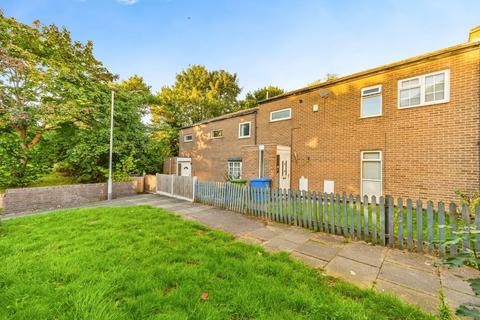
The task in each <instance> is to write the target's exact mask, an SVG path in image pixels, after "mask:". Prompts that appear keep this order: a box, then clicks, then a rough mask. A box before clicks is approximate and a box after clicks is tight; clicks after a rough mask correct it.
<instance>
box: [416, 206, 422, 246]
mask: <svg viewBox="0 0 480 320" xmlns="http://www.w3.org/2000/svg"><path fill="white" fill-rule="evenodd" d="M415 213H416V217H417V252H421V253H422V252H423V205H422V201H421V200H417V207H416V212H415Z"/></svg>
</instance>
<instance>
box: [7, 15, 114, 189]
mask: <svg viewBox="0 0 480 320" xmlns="http://www.w3.org/2000/svg"><path fill="white" fill-rule="evenodd" d="M113 79H114V76H113V75H112V74H111V73H110V72H108V70H107V69H106V68H105V67H103V65H102V63H101V62H99V61H98V60H96V59H95V57H94V56H93V43H92V42H87V43H86V44H82V43H80V42H78V41H73V40H72V39H71V37H70V33H69V32H68V31H67V30H66V29H61V30H60V29H58V28H57V27H56V26H55V25H50V26H43V27H41V26H40V23H39V22H38V21H36V22H34V26H33V27H30V26H27V25H25V24H23V23H20V22H18V21H16V20H15V19H14V18H7V17H5V16H4V15H3V14H2V13H1V12H0V130H1V131H2V132H4V133H6V134H7V135H6V136H4V138H3V139H2V141H1V147H2V148H5V146H9V148H10V151H9V152H5V150H3V152H1V153H0V154H1V155H2V158H3V159H2V162H8V163H10V164H11V165H10V166H9V167H8V168H1V169H2V173H1V176H0V179H1V177H3V180H4V181H0V182H1V183H3V184H10V185H11V184H20V185H22V184H26V183H28V181H29V180H33V179H34V178H35V176H36V174H37V173H38V172H39V171H40V170H36V169H38V166H35V164H31V163H30V161H31V160H32V159H33V158H35V154H36V152H37V150H36V149H37V147H38V144H39V142H40V141H41V139H42V137H44V135H45V134H46V133H47V132H49V131H51V130H57V129H59V128H61V127H62V126H63V125H64V124H67V123H72V124H76V125H81V118H84V117H85V115H88V114H92V113H93V111H94V110H95V105H96V104H97V103H98V101H99V99H100V98H101V96H102V95H103V93H104V92H105V91H106V89H107V85H108V83H109V82H111V81H112V80H113ZM7 140H8V141H7ZM6 158H8V159H6ZM32 168H33V170H32ZM4 170H7V171H6V172H5V171H4ZM6 177H7V178H8V177H10V179H9V181H5V180H6Z"/></svg>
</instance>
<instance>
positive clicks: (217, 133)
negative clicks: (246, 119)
mask: <svg viewBox="0 0 480 320" xmlns="http://www.w3.org/2000/svg"><path fill="white" fill-rule="evenodd" d="M212 135H213V137H214V138H219V137H222V136H223V130H213V132H212Z"/></svg>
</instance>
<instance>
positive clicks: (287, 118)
mask: <svg viewBox="0 0 480 320" xmlns="http://www.w3.org/2000/svg"><path fill="white" fill-rule="evenodd" d="M291 119H292V118H285V119H278V120H270V122H279V121H286V120H291Z"/></svg>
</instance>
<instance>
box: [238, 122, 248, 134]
mask: <svg viewBox="0 0 480 320" xmlns="http://www.w3.org/2000/svg"><path fill="white" fill-rule="evenodd" d="M249 135H250V123H243V124H241V125H240V136H241V137H246V136H249Z"/></svg>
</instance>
